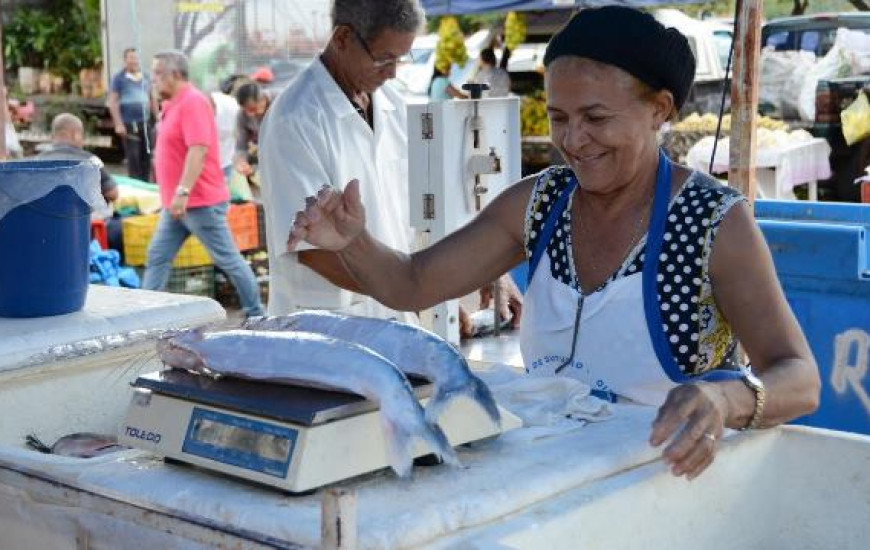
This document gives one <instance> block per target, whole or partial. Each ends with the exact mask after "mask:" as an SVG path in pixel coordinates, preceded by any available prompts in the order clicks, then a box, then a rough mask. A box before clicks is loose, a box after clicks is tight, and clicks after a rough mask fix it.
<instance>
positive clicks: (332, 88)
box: [260, 58, 413, 320]
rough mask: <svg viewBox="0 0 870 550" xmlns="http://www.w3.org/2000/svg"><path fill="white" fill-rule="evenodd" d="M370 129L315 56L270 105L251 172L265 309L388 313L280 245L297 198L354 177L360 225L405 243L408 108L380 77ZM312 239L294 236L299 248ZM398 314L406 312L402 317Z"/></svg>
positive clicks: (298, 205) (408, 236)
mask: <svg viewBox="0 0 870 550" xmlns="http://www.w3.org/2000/svg"><path fill="white" fill-rule="evenodd" d="M372 99H373V112H374V125H375V127H374V131H372V128H370V127H369V125H368V124H367V123H366V121H365V120H363V118H362V117H361V116H359V114H358V113H357V112H356V110H355V109H354V107H353V106H352V105H351V103H350V101H349V100H348V98H347V96H346V95H345V94H344V92H342V90H341V88H339V86H338V84H337V83H336V82H335V80H334V79H333V78H332V76H331V75H330V74H329V72H328V71H327V69H326V67H325V66H324V65H323V63H322V62H321V61H320V59H319V58H318V59H315V60H314V62H312V63H311V65H310V66H309V67H308V68H307V69H305V71H303V72H302V73H300V74H299V76H298V77H297V78H296V79H295V80H294V81H293V83H291V84H290V86H288V87H287V89H285V90H284V91H283V92H282V93H281V95H279V96H278V98H277V99H276V100H275V102H274V103H273V104H272V105H271V106H270V108H269V111H268V112H267V114H266V118H265V119H264V121H263V125H262V127H261V129H260V173H261V176H262V197H263V205H264V207H265V214H266V233H267V242H268V246H269V267H270V275H271V281H270V286H269V305H268V311H269V314H270V315H282V314H287V313H289V312H292V311H295V310H298V309H311V308H314V309H331V310H341V311H345V312H349V313H355V314H359V315H368V316H374V317H393V316H395V315H396V313H395V312H393V311H391V310H389V309H387V308H385V307H384V306H382V305H380V304H378V303H377V302H375V301H374V300H372V299H370V298H368V297H364V296H360V295H356V294H353V293H350V292H348V291H345V290H342V289H339V288H338V287H336V286H335V285H333V284H332V283H330V282H329V281H327V280H326V279H324V278H323V277H321V276H320V275H318V274H317V273H316V272H314V271H313V270H311V269H309V268H307V267H305V266H303V265H301V264H299V263H298V261H297V255H296V254H295V253H294V254H288V253H287V252H286V243H287V237H288V235H289V233H290V229H291V227H292V225H293V219H294V216H295V213H296V211H298V210H302V209H303V208H304V207H305V197H306V196H309V195H315V194H316V193H317V191H318V190H319V189H320V188H321V187H322V186H323V185H324V184H329V185H333V186H335V187H339V188H342V189H343V188H344V186H345V185H346V184H347V182H349V181H350V180H351V179H354V178H356V179H359V181H360V190H361V194H362V201H363V205H364V206H365V209H366V225H367V228H368V230H369V231H370V232H371V234H372V235H373V236H374V237H375V238H377V239H379V240H381V241H382V242H384V243H385V244H387V245H388V246H390V247H392V248H396V249H398V250H402V251H405V252H408V251H410V250H411V244H412V242H413V239H412V235H413V232H412V230H411V227H410V219H409V218H410V214H409V206H408V140H407V113H406V109H405V104H404V102H403V101H402V99H401V96H400V95H399V94H398V93H397V92H396V91H394V90H393V89H392V88H391V87H390V85H389V84H385V85H384V86H382V87H381V88H380V89H379V90H377V91H376V92H375V93H374V94H373V95H372ZM308 248H311V246H309V245H307V244H305V243H303V244H302V245H301V246H300V247H299V249H300V250H305V249H308ZM402 317H403V318H404V319H406V320H411V319H412V318H413V317H409V316H402Z"/></svg>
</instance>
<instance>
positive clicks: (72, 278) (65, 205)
mask: <svg viewBox="0 0 870 550" xmlns="http://www.w3.org/2000/svg"><path fill="white" fill-rule="evenodd" d="M96 171H97V168H96V166H94V165H93V164H91V163H82V162H79V161H33V162H9V163H2V164H0V194H2V196H0V201H5V204H6V205H7V207H8V206H9V205H10V204H11V205H16V206H14V207H12V208H11V209H8V208H7V210H8V211H6V212H5V214H4V213H3V212H0V317H44V316H48V315H60V314H63V313H71V312H74V311H78V310H80V309H82V307H84V303H85V298H86V296H87V291H88V281H89V273H88V260H89V258H88V245H89V244H90V213H91V206H90V204H89V203H88V202H86V201H87V200H88V198H89V197H92V196H93V189H92V188H91V187H92V186H94V185H95V186H96V191H97V192H99V179H98V176H97V175H96V173H97V172H96ZM55 184H57V185H55ZM28 186H30V189H33V188H35V187H34V186H41V188H42V189H46V190H49V191H48V193H47V194H44V195H43V196H41V197H39V198H36V199H35V200H32V201H29V202H25V201H26V198H22V197H26V196H27V193H28V189H27V188H28ZM82 195H85V197H84V198H83V197H82Z"/></svg>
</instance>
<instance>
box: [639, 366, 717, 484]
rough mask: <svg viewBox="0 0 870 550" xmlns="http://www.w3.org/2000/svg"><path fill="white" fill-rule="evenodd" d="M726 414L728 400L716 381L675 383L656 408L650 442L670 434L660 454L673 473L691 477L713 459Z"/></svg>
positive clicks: (662, 439)
mask: <svg viewBox="0 0 870 550" xmlns="http://www.w3.org/2000/svg"><path fill="white" fill-rule="evenodd" d="M726 418H728V402H727V400H726V399H725V395H724V394H723V393H722V391H721V388H720V387H719V385H718V384H715V383H705V382H699V383H694V384H683V385H681V386H677V387H676V388H674V389H672V390H671V391H670V392H668V396H667V398H666V399H665V403H664V405H662V406H661V408H660V409H659V413H658V416H657V417H656V419H655V421H654V422H653V429H652V435H651V436H650V444H651V445H652V446H653V447H658V446H659V445H661V444H662V443H664V442H665V441H667V440H669V439H671V437H673V441H671V442H670V444H668V446H667V447H665V450H664V451H663V452H662V458H664V460H665V463H667V464H668V465H669V466H670V468H671V471H672V472H673V474H674V475H675V476H682V475H685V476H686V478H687V479H694V478H695V477H697V476H698V475H699V474H700V473H701V472H703V471H704V470H705V469H706V468H707V466H709V465H710V464H711V463H712V462H713V459H714V458H715V456H716V445H717V443H718V441H719V439H720V438H721V437H722V434H723V432H724V431H725V419H726Z"/></svg>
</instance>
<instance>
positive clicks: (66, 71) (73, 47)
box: [3, 0, 102, 83]
mask: <svg viewBox="0 0 870 550" xmlns="http://www.w3.org/2000/svg"><path fill="white" fill-rule="evenodd" d="M3 42H4V45H3V46H4V47H3V53H4V59H5V64H6V68H7V69H9V70H15V69H17V68H18V67H36V68H40V69H47V70H49V71H51V72H52V73H54V74H56V75H59V76H62V77H63V78H64V80H65V81H66V82H67V83H71V82H73V81H74V80H76V79H77V78H78V74H79V71H80V70H82V69H87V68H91V67H94V66H96V65H98V64H99V63H100V62H101V60H102V47H101V44H100V2H99V0H84V1H79V0H50V1H48V2H46V5H45V7H43V8H19V9H17V10H15V12H14V13H13V15H12V18H11V19H10V20H9V22H8V23H7V24H6V25H4V27H3Z"/></svg>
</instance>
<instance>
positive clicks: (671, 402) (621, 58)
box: [288, 6, 820, 478]
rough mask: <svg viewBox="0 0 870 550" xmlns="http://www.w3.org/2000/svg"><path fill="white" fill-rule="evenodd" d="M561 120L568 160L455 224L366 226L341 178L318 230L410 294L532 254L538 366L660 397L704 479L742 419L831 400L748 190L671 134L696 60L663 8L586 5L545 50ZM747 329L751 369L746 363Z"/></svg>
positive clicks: (606, 390) (482, 275) (396, 290)
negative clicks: (659, 16)
mask: <svg viewBox="0 0 870 550" xmlns="http://www.w3.org/2000/svg"><path fill="white" fill-rule="evenodd" d="M544 64H545V66H546V80H545V82H546V92H547V97H548V112H549V117H550V126H551V135H552V140H553V143H554V144H555V146H556V147H557V148H558V149H559V151H560V152H561V153H562V156H563V158H564V159H565V161H566V165H565V166H556V167H551V168H549V169H547V170H545V171H543V172H541V173H540V174H538V175H536V176H534V177H530V178H528V179H525V180H523V181H521V182H519V183H517V184H516V185H514V186H513V187H511V188H510V189H508V190H507V191H506V192H504V193H503V194H502V195H501V196H500V197H498V198H497V199H496V200H495V201H493V202H492V203H491V204H490V205H489V206H488V207H487V208H486V209H485V210H484V211H483V212H482V213H481V214H480V216H478V218H477V219H476V220H475V221H474V222H472V223H471V224H469V225H468V226H466V227H464V228H462V229H461V230H459V231H457V232H456V233H455V234H454V235H452V236H450V237H448V238H447V239H444V240H443V241H441V242H439V243H437V244H435V245H434V246H432V247H431V248H429V249H427V250H424V251H422V252H419V253H416V254H413V255H411V256H407V255H404V254H400V253H398V252H395V251H393V250H390V249H388V248H386V247H385V246H384V245H382V244H381V243H379V242H377V241H375V240H374V239H372V238H371V236H369V235H368V233H367V232H366V231H365V228H364V224H365V215H364V212H363V209H362V206H361V203H360V198H359V187H358V186H357V185H356V184H354V183H351V184H350V185H348V187H347V188H346V190H345V192H344V193H343V194H342V193H339V192H337V191H333V190H330V189H326V188H325V189H324V190H323V191H321V193H320V195H319V196H318V200H317V201H311V202H312V204H311V205H310V206H308V208H307V209H306V210H305V211H302V212H299V213H298V214H297V219H296V223H295V225H294V228H293V230H292V232H291V234H290V241H289V243H288V247H290V248H291V249H292V247H294V246H295V244H296V243H297V242H299V241H300V240H302V239H305V240H307V241H308V242H311V243H312V244H315V245H317V246H320V247H323V248H326V249H330V250H336V251H339V252H340V254H341V257H342V258H343V260H344V262H345V263H346V265H347V266H348V268H349V269H350V270H351V271H352V272H353V274H354V276H355V278H356V279H357V280H358V281H359V283H360V285H361V286H362V287H363V288H364V289H365V290H367V291H368V293H370V294H371V295H372V296H374V297H375V298H377V299H378V300H379V301H381V302H383V303H384V304H386V305H388V306H389V307H392V308H394V309H405V310H420V309H424V308H427V307H430V306H432V305H433V304H436V303H438V302H440V301H442V300H445V299H447V298H452V297H457V296H461V295H463V294H465V293H467V292H469V291H471V290H473V289H475V288H478V287H480V286H481V285H483V284H484V283H486V282H487V281H490V280H494V279H496V278H497V277H498V276H499V275H501V274H502V273H504V272H506V271H507V270H509V269H510V268H512V267H513V266H515V265H517V264H518V263H519V262H521V261H527V262H528V264H529V284H528V289H527V292H526V296H525V303H524V314H523V323H522V327H521V329H520V330H521V334H520V340H521V346H522V354H523V360H524V362H525V366H526V370H527V371H528V372H529V375H530V376H571V377H574V378H577V379H580V380H582V381H584V382H586V383H587V384H588V385H589V386H590V387H591V389H592V392H593V394H595V395H597V396H599V397H602V398H605V399H609V400H613V401H619V400H626V401H630V402H634V403H640V404H645V405H649V406H654V407H658V408H659V411H658V416H657V418H656V420H655V422H654V424H653V427H652V430H651V434H650V443H651V444H652V445H655V446H658V445H662V444H663V443H665V442H668V444H667V445H665V446H664V450H663V456H664V459H665V461H666V462H667V463H668V464H669V465H670V467H671V469H672V471H673V473H674V474H675V475H685V476H687V477H689V478H693V477H695V476H697V475H698V474H699V473H700V472H701V471H703V470H704V469H705V468H706V467H707V466H708V465H709V464H710V463H711V462H712V461H713V458H714V456H715V451H716V442H717V440H718V439H719V438H720V437H721V436H722V434H723V431H724V430H725V429H726V428H732V429H747V428H760V427H769V426H774V425H777V424H780V423H782V422H786V421H788V420H791V419H793V418H796V417H798V416H801V415H804V414H808V413H810V412H812V411H813V410H814V409H815V408H816V407H817V406H818V399H819V387H820V381H819V375H818V369H817V366H816V363H815V360H814V359H813V356H812V354H811V352H810V349H809V346H808V345H807V342H806V339H805V337H804V335H803V333H802V332H801V329H800V327H799V326H798V324H797V322H796V320H795V318H794V316H793V315H792V313H791V310H790V309H789V307H788V304H787V302H786V300H785V298H784V295H783V292H782V290H781V288H780V286H779V283H778V281H777V278H776V274H775V272H774V269H773V264H772V261H771V256H770V253H769V251H768V249H767V246H766V244H765V242H764V239H763V237H762V235H761V232H760V231H759V229H758V227H757V225H756V223H755V220H754V218H753V215H752V211H751V209H750V208H749V206H748V205H747V203H746V201H745V200H744V199H743V197H742V196H740V194H739V193H737V192H736V191H734V190H733V189H730V188H728V187H725V186H722V185H721V184H719V183H718V182H716V181H715V180H713V179H711V178H710V177H708V176H706V175H704V174H701V173H698V172H692V171H690V170H689V169H688V168H685V167H683V166H678V165H675V164H673V163H672V162H671V161H670V160H669V159H668V158H667V157H666V156H665V155H664V153H663V152H661V151H660V150H659V148H658V145H657V133H658V131H659V129H660V128H661V126H662V125H663V124H664V123H665V122H666V121H668V120H670V119H672V118H674V117H675V116H676V114H677V112H678V111H679V108H680V106H681V105H682V104H683V102H684V101H685V99H686V96H687V94H688V93H689V90H690V88H691V85H692V79H693V77H694V73H695V60H694V56H693V54H692V51H691V49H690V47H689V44H688V42H687V40H686V38H685V37H684V36H682V35H681V34H680V33H679V32H677V31H676V30H675V29H665V28H664V27H663V26H662V25H661V24H660V23H658V22H657V21H656V20H655V19H654V18H652V17H651V16H650V15H648V14H645V13H642V12H640V11H637V10H634V9H631V8H625V7H616V6H609V7H604V8H598V9H586V10H582V11H581V12H579V13H578V14H577V15H575V16H574V18H573V19H572V20H571V21H570V22H569V23H568V24H567V25H566V27H565V28H564V29H562V30H561V31H560V32H559V33H557V34H556V35H555V36H554V37H553V39H552V41H551V42H550V44H549V46H548V48H547V53H546V56H545V58H544ZM738 341H739V342H740V343H741V344H742V347H743V349H745V351H746V353H747V355H748V358H749V360H750V361H751V364H752V367H751V369H750V368H749V367H748V366H746V365H743V364H741V362H740V361H739V356H738V355H737V342H738Z"/></svg>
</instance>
